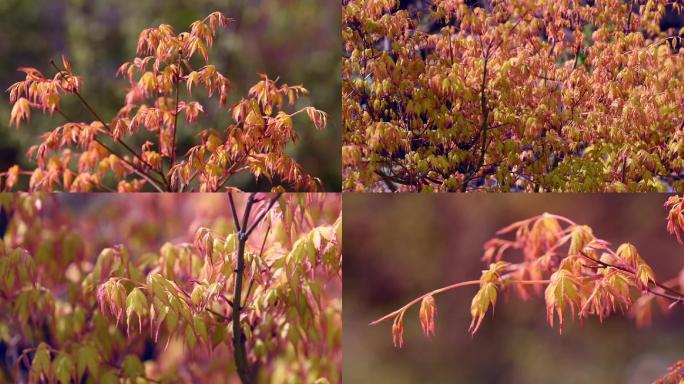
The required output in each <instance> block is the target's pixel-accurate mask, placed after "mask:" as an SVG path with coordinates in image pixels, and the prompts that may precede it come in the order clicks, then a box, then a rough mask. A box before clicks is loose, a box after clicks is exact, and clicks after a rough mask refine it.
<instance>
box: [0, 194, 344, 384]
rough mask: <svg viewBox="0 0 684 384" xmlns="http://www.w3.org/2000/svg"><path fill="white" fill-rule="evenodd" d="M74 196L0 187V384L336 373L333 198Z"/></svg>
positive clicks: (299, 378) (336, 210)
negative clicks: (73, 209)
mask: <svg viewBox="0 0 684 384" xmlns="http://www.w3.org/2000/svg"><path fill="white" fill-rule="evenodd" d="M70 199H72V200H73V199H74V198H72V197H71V196H70V195H61V196H58V195H50V194H36V193H34V194H26V193H15V194H0V206H1V207H2V213H3V216H4V215H7V217H9V221H8V223H7V224H8V225H7V227H6V233H5V234H4V237H3V238H2V241H0V344H2V345H3V347H4V352H3V356H5V358H4V359H3V361H2V363H0V381H3V382H59V383H70V382H88V383H91V382H92V383H94V382H101V383H118V382H131V383H133V382H135V383H146V382H179V381H183V382H206V381H211V382H234V381H235V380H237V379H238V376H239V378H240V379H241V381H242V382H245V383H248V382H273V383H292V382H307V383H319V384H323V383H339V382H341V353H342V352H341V337H342V336H341V331H342V319H341V311H342V307H341V305H342V304H341V289H342V285H341V283H342V272H341V268H342V254H341V247H342V244H341V239H342V237H341V236H342V234H341V231H342V219H341V199H340V196H339V195H334V194H330V195H324V194H288V195H280V194H269V193H260V194H250V195H249V196H247V195H246V194H245V195H243V194H240V195H238V196H232V195H229V196H226V195H216V194H214V195H191V194H188V195H185V196H184V195H169V196H160V195H133V196H128V197H126V198H123V197H118V196H113V197H112V196H110V197H99V196H97V197H87V199H90V200H91V201H95V202H97V201H100V205H99V208H97V207H98V205H95V206H94V208H92V209H91V210H90V211H86V212H81V213H78V214H74V213H70V210H69V209H66V208H67V207H68V206H69V204H70V203H69V200H70ZM75 199H76V200H80V201H79V202H78V205H82V204H83V203H82V199H83V198H82V197H80V198H78V197H77V198H75ZM76 200H73V201H72V204H73V203H75V201H76ZM93 204H94V203H93ZM228 207H230V210H229V209H228ZM155 221H156V222H157V223H155ZM186 226H187V227H186Z"/></svg>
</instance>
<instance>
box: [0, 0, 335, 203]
mask: <svg viewBox="0 0 684 384" xmlns="http://www.w3.org/2000/svg"><path fill="white" fill-rule="evenodd" d="M213 11H221V12H224V13H225V14H226V15H227V16H228V17H230V18H233V19H235V22H234V23H233V24H232V25H231V26H229V27H228V29H226V30H223V31H221V32H219V34H218V38H217V40H216V42H215V45H214V47H213V48H212V49H211V50H210V53H209V55H210V62H211V63H212V64H214V65H216V67H217V69H218V70H219V71H221V72H222V73H224V74H226V75H227V76H228V78H229V79H230V80H231V81H232V84H233V92H232V98H231V99H230V100H229V102H230V101H235V100H237V99H239V96H240V95H243V94H245V93H246V92H247V90H249V88H250V87H251V86H252V85H254V84H255V83H256V82H257V81H259V78H258V76H257V72H265V73H267V74H269V77H270V78H276V77H280V81H282V82H285V83H287V84H290V85H295V84H303V85H304V86H305V87H306V88H307V89H308V90H309V91H310V95H309V97H306V98H303V99H302V100H301V106H303V105H305V104H310V105H313V106H315V107H316V108H319V109H322V110H324V111H326V112H327V113H328V114H329V119H328V121H329V126H328V128H327V129H326V130H324V131H322V132H320V131H317V130H316V129H315V128H314V126H313V125H312V124H311V123H310V122H309V121H308V120H307V118H306V116H305V115H300V116H297V117H296V118H295V127H296V129H297V131H298V133H299V135H300V141H298V142H297V144H296V145H290V146H289V147H288V148H287V150H288V153H290V154H291V155H293V156H294V158H295V159H296V160H297V161H299V162H300V163H301V164H302V166H303V167H304V169H305V171H306V172H307V173H308V174H310V175H313V176H315V177H318V178H320V179H321V180H322V182H323V188H324V189H325V190H327V191H339V190H340V186H341V174H340V173H341V170H340V169H341V167H340V164H341V160H340V156H341V154H340V147H341V136H340V135H341V133H340V119H341V118H340V108H341V77H340V72H341V67H340V65H341V64H340V63H341V58H340V55H341V54H340V49H339V47H340V46H341V39H342V37H341V35H340V28H341V27H340V20H341V16H340V6H339V3H338V2H336V1H335V0H164V1H159V0H31V1H26V0H2V1H0V36H2V38H0V88H2V90H6V89H7V88H8V87H9V86H10V85H11V84H13V83H15V82H17V81H20V80H23V76H22V75H23V73H19V72H16V68H17V67H22V66H23V67H26V66H28V67H36V68H37V69H39V70H41V71H42V72H43V73H44V74H45V75H46V76H52V75H54V72H53V71H52V70H51V67H50V65H49V61H50V59H56V60H57V61H59V60H58V59H59V57H60V56H61V54H62V53H64V54H66V55H67V56H69V57H70V58H71V60H72V65H73V67H74V72H75V73H76V74H78V75H80V76H82V77H83V80H84V87H83V91H82V93H83V94H84V96H85V97H86V99H87V100H88V101H89V102H90V103H91V104H92V105H93V106H94V108H95V110H96V111H98V112H99V113H100V115H102V116H103V117H104V118H105V120H108V119H109V118H111V116H113V115H114V114H115V113H116V111H118V108H120V106H121V105H122V102H123V97H124V91H123V88H124V87H125V86H126V81H125V80H123V79H121V78H116V77H115V73H116V69H117V68H118V66H119V65H121V64H122V63H123V62H125V61H131V60H132V59H133V58H134V57H135V48H136V44H137V40H138V36H139V34H140V32H141V31H142V30H143V29H144V28H149V27H156V26H158V25H159V24H162V23H164V24H171V25H172V26H173V27H174V29H175V30H176V32H180V31H183V30H187V29H188V27H189V25H190V23H192V22H193V21H195V20H198V19H201V18H203V17H205V16H206V15H208V14H209V13H211V12H213ZM182 94H183V92H182ZM201 94H203V93H202V92H195V93H193V96H199V95H201ZM0 99H1V100H2V101H0V171H4V170H6V169H7V168H9V167H10V166H12V165H13V164H20V166H22V168H25V167H29V166H30V167H31V168H32V167H34V166H35V165H34V164H32V163H31V162H30V161H29V160H28V159H27V158H26V155H25V154H26V150H27V149H28V147H29V146H30V145H32V144H35V142H36V139H37V135H38V134H39V133H42V132H45V131H46V130H47V129H51V128H54V127H56V126H58V125H60V124H62V120H60V118H59V116H55V117H54V118H50V117H43V116H41V114H40V113H38V111H34V112H35V113H33V114H32V116H31V124H30V127H26V126H25V125H22V126H21V127H20V128H19V129H16V128H8V120H9V113H10V110H11V106H10V105H9V98H8V95H7V94H5V95H4V96H3V97H1V98H0ZM198 99H199V100H200V102H201V101H202V100H203V99H202V98H201V97H198ZM63 102H64V104H63V106H64V109H65V111H68V114H69V115H71V116H73V117H74V118H78V119H83V121H91V120H92V117H91V116H90V115H89V114H88V112H87V111H86V110H85V109H84V108H82V106H81V105H80V104H79V102H78V100H77V99H76V98H75V97H73V96H70V97H66V98H64V101H63ZM204 105H205V107H206V106H211V107H212V108H213V110H210V117H212V116H213V118H211V119H210V118H207V117H206V116H205V118H204V120H200V122H201V123H203V124H205V125H204V126H205V127H215V128H217V129H223V128H225V127H226V126H227V125H228V121H229V113H228V111H225V113H222V114H219V115H217V114H216V113H214V112H217V111H216V109H217V108H218V102H217V101H216V100H214V101H212V102H209V103H208V104H204ZM179 125H180V129H179V132H178V134H179V138H178V140H179V148H180V150H181V152H179V153H183V154H184V153H185V151H186V150H187V149H188V148H189V147H190V146H191V145H192V143H193V142H195V141H196V139H195V138H194V135H195V134H196V133H197V128H195V129H188V127H186V126H185V125H184V124H183V123H181V122H179ZM143 142H144V139H141V140H140V143H136V144H139V145H141V144H142V143H143ZM138 148H139V146H138ZM26 184H27V181H26ZM232 185H233V186H237V187H238V188H243V189H250V190H255V189H269V187H268V186H267V185H258V184H256V182H255V181H254V180H253V179H252V178H251V177H243V178H241V179H238V178H236V181H235V182H233V183H232Z"/></svg>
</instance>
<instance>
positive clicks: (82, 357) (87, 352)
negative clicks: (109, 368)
mask: <svg viewBox="0 0 684 384" xmlns="http://www.w3.org/2000/svg"><path fill="white" fill-rule="evenodd" d="M99 368H100V353H99V352H98V351H97V349H95V347H94V346H92V345H91V344H86V345H84V346H82V347H81V348H79V350H78V352H76V371H77V373H78V381H81V378H83V375H84V373H85V371H86V369H88V371H89V372H90V374H91V375H92V376H97V374H98V372H99Z"/></svg>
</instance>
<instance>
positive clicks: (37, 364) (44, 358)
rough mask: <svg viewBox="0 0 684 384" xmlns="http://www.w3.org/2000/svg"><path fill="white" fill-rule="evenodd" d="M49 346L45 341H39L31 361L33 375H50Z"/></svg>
mask: <svg viewBox="0 0 684 384" xmlns="http://www.w3.org/2000/svg"><path fill="white" fill-rule="evenodd" d="M50 360H51V359H50V347H49V346H48V345H47V344H46V343H40V344H39V345H38V348H36V353H35V355H34V356H33V361H32V362H31V374H32V375H34V377H37V378H38V377H40V376H41V375H45V376H46V377H50Z"/></svg>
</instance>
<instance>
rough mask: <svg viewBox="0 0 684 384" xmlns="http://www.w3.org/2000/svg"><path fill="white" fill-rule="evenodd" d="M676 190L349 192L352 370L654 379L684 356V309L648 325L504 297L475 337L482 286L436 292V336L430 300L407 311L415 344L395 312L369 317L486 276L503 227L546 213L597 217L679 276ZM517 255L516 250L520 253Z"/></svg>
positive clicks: (493, 378) (348, 348) (598, 228)
mask: <svg viewBox="0 0 684 384" xmlns="http://www.w3.org/2000/svg"><path fill="white" fill-rule="evenodd" d="M666 200H667V196H666V195H659V194H649V195H615V194H544V195H538V194H470V195H461V196H455V195H439V196H428V195H413V194H403V195H392V196H388V195H377V194H348V195H346V196H345V199H344V213H343V215H344V236H345V242H344V249H343V253H344V255H345V259H346V260H345V267H344V272H345V276H344V297H343V301H344V313H343V324H344V340H343V344H344V368H343V372H344V377H345V381H348V382H350V383H361V382H364V383H393V384H401V383H407V384H408V383H418V382H421V383H488V384H491V383H506V384H518V383H519V384H528V383H559V384H563V383H607V384H610V383H630V384H631V383H633V384H637V383H647V382H652V381H653V380H655V379H656V378H658V377H660V376H662V375H664V374H665V373H667V367H668V366H669V365H671V364H673V363H674V362H675V361H676V360H678V359H681V358H682V357H683V356H684V352H682V348H681V346H682V343H683V342H684V328H683V327H682V320H684V310H683V309H682V308H681V307H676V308H674V309H673V310H672V311H671V312H670V313H668V314H666V315H663V314H662V313H661V311H660V310H658V309H655V313H654V323H653V324H652V325H651V326H650V327H647V328H638V327H637V326H636V325H635V324H634V321H633V320H632V319H629V318H628V317H627V316H626V315H625V316H619V315H618V316H611V317H610V318H608V319H606V320H604V322H603V324H601V323H600V322H599V320H598V319H596V318H590V319H587V320H585V321H584V323H583V324H580V323H578V322H577V321H574V322H573V321H568V322H567V324H566V325H565V327H564V329H563V334H562V335H559V334H558V329H557V328H556V329H551V328H550V327H549V325H548V323H547V321H546V312H545V308H544V299H543V295H542V296H536V297H534V298H532V299H531V300H529V301H527V302H523V301H521V300H520V299H519V298H518V297H517V295H514V294H507V295H502V296H501V298H500V300H499V302H498V303H497V306H496V310H495V312H494V315H493V316H492V315H491V314H487V316H486V318H485V320H484V322H483V324H482V327H481V328H480V330H479V331H478V333H477V334H476V335H475V336H470V334H468V324H469V323H470V303H471V299H472V297H473V295H474V294H475V292H476V290H475V289H474V288H472V287H464V288H459V289H457V290H454V291H450V292H447V293H443V294H440V295H438V296H436V297H435V301H436V305H437V315H436V319H435V322H436V337H434V338H433V340H428V339H426V338H425V337H424V336H423V334H422V331H421V328H420V324H419V321H418V308H417V307H415V308H413V309H411V310H409V311H408V312H407V313H406V316H405V321H404V347H403V348H402V349H396V348H394V347H393V345H392V336H391V325H392V324H391V321H389V322H385V323H381V324H379V325H376V326H369V325H368V323H369V322H370V321H372V320H375V319H377V318H379V317H381V316H383V315H385V314H387V313H389V312H391V311H393V310H395V309H397V308H399V307H401V306H403V305H404V304H406V303H407V302H408V301H410V300H411V299H413V298H415V297H417V296H419V295H421V294H423V293H426V292H427V291H429V290H433V289H437V288H439V287H442V286H445V285H448V284H451V283H456V282H459V281H465V280H472V279H478V278H479V277H480V272H481V270H482V269H486V265H484V263H482V261H481V257H482V254H483V245H484V243H485V241H487V240H488V239H490V238H492V237H495V233H496V231H497V230H499V229H501V228H503V227H504V226H507V225H509V224H511V223H513V222H515V221H517V220H522V219H527V218H529V217H532V216H534V215H537V214H541V213H543V212H545V211H546V212H550V213H556V214H559V215H564V216H566V217H568V218H570V219H571V220H574V221H576V222H577V223H581V224H587V225H590V226H591V227H592V228H593V229H594V233H595V234H596V235H597V236H599V237H602V238H604V239H606V240H608V241H610V242H611V243H612V244H613V245H616V246H617V245H618V244H620V243H622V242H626V241H629V242H632V243H633V244H634V245H635V246H636V247H637V249H639V252H640V253H641V255H642V256H643V257H644V258H645V259H646V260H647V261H648V262H649V263H650V264H651V265H652V266H653V268H654V270H655V273H656V276H657V277H658V278H659V279H661V280H663V281H667V280H669V279H671V278H677V274H678V273H679V271H680V270H681V269H682V267H684V256H683V252H682V250H683V248H682V246H681V245H679V244H678V243H677V241H676V239H674V238H673V237H672V236H669V235H668V233H667V231H666V229H665V225H666V221H665V218H666V216H667V211H666V210H665V209H664V208H663V203H664V202H665V201H666ZM511 255H512V254H511Z"/></svg>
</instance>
